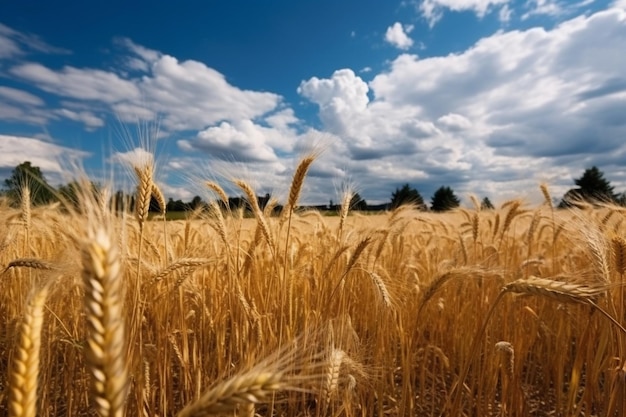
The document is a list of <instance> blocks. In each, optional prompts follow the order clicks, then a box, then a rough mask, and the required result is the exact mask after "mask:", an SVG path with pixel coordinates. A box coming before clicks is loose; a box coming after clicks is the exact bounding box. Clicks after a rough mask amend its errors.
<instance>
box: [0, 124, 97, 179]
mask: <svg viewBox="0 0 626 417" xmlns="http://www.w3.org/2000/svg"><path fill="white" fill-rule="evenodd" d="M87 156H89V154H88V153H86V152H83V151H79V150H76V149H71V148H67V147H65V146H60V145H57V144H55V143H51V142H46V141H43V140H39V139H35V138H31V137H21V136H8V135H0V176H1V177H2V178H8V177H9V176H10V175H11V171H12V170H13V169H14V168H15V167H16V166H18V165H19V164H21V163H22V162H24V161H30V162H31V163H32V164H33V165H35V166H38V167H39V168H41V171H42V172H43V174H44V175H45V177H46V179H47V180H48V182H49V183H51V184H58V183H60V182H62V179H63V173H64V165H63V164H64V163H70V162H72V161H77V160H81V159H83V158H85V157H87Z"/></svg>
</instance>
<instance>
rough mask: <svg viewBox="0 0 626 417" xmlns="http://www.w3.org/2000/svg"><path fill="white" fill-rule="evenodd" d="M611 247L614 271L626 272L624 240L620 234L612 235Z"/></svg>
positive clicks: (621, 273) (625, 244) (625, 242)
mask: <svg viewBox="0 0 626 417" xmlns="http://www.w3.org/2000/svg"><path fill="white" fill-rule="evenodd" d="M611 248H612V249H613V264H614V265H615V271H616V272H617V273H618V274H620V275H624V273H626V240H625V239H624V238H623V237H621V236H614V237H613V238H612V239H611Z"/></svg>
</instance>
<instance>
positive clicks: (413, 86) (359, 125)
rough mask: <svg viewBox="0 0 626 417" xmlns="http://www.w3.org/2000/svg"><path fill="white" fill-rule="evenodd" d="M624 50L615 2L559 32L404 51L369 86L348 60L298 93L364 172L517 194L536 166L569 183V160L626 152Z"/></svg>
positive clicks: (608, 159)
mask: <svg viewBox="0 0 626 417" xmlns="http://www.w3.org/2000/svg"><path fill="white" fill-rule="evenodd" d="M624 48H626V12H625V11H624V10H619V9H611V10H606V11H602V12H598V13H596V14H593V15H590V16H579V17H577V18H574V19H571V20H569V21H566V22H563V23H562V24H560V25H558V26H556V27H555V28H554V29H552V30H545V29H542V28H532V29H528V30H525V31H519V30H516V31H510V32H498V33H496V34H494V35H492V36H490V37H486V38H484V39H481V40H480V41H478V42H477V43H476V44H475V45H473V46H472V47H471V48H469V49H468V50H466V51H464V52H462V53H459V54H451V55H448V56H445V57H433V58H427V59H420V58H418V57H417V56H415V55H411V54H403V55H400V56H399V57H398V58H396V59H395V60H394V61H393V62H392V63H391V64H390V66H389V69H388V70H387V71H384V72H382V73H380V74H378V75H377V76H376V77H374V79H373V80H372V81H371V82H369V84H367V83H365V82H364V81H363V80H361V79H360V78H359V77H357V76H356V75H355V74H354V73H352V72H351V71H350V70H341V71H336V72H335V73H334V74H333V75H332V76H331V77H330V78H328V79H318V78H315V77H314V78H311V79H310V80H308V81H305V82H303V83H302V84H301V85H300V88H299V91H300V93H301V94H302V95H303V96H304V97H306V98H308V99H309V100H311V101H312V102H314V103H316V104H318V106H319V114H320V119H321V120H322V122H323V123H324V127H325V128H326V129H328V130H329V131H331V132H333V133H335V134H336V135H337V136H338V137H339V138H341V140H342V141H343V145H344V149H345V151H346V152H347V153H348V154H349V155H350V156H351V157H352V158H353V159H355V160H357V162H358V159H362V160H365V159H367V163H364V164H362V165H358V166H357V167H356V168H358V169H359V170H360V171H359V172H360V174H359V178H361V179H363V180H364V181H368V178H371V181H375V178H377V176H383V178H386V179H389V180H390V181H401V178H405V179H406V180H414V181H415V182H416V185H419V184H420V183H422V184H424V187H433V184H434V183H437V184H438V185H441V183H444V184H445V183H448V182H449V184H451V185H455V184H456V185H457V186H458V187H459V188H460V189H461V190H467V191H475V192H480V191H481V190H485V192H488V191H490V190H491V191H493V190H496V189H497V190H498V191H499V194H500V195H501V196H506V195H509V196H513V195H515V193H516V192H517V191H518V190H520V189H530V188H533V187H535V186H536V183H537V182H538V181H539V179H538V178H535V177H533V175H529V172H535V173H541V174H540V175H543V176H550V177H551V178H552V179H556V180H555V181H556V184H557V186H559V187H562V189H559V190H558V191H564V190H563V189H564V188H565V187H568V186H569V187H571V184H572V180H571V179H572V178H573V177H575V176H577V175H579V173H578V172H576V171H574V172H570V171H569V170H567V171H566V170H564V168H563V167H564V166H569V167H579V168H578V169H579V170H580V171H581V172H582V170H583V169H584V168H585V166H587V165H590V164H593V163H599V161H602V162H603V163H604V165H603V166H606V167H607V169H610V168H611V167H618V166H620V164H621V163H622V160H621V159H620V158H623V157H624V155H626V143H624V141H623V140H622V138H623V137H624V135H625V134H626V120H624V118H623V115H624V114H625V112H626V104H624V103H626V100H625V99H626V78H625V77H624V75H623V74H626V60H624V59H622V55H623V50H624ZM370 97H372V98H370ZM374 158H376V159H375V160H374ZM405 164H406V165H405ZM407 166H408V167H412V168H410V169H409V168H406V167H407ZM392 167H395V168H398V170H394V169H392ZM399 167H404V171H403V172H402V173H401V174H399V172H401V171H400V170H399ZM529 167H530V168H531V169H529ZM353 168H355V167H353ZM565 172H567V177H566V178H565V175H566V174H565ZM537 175H539V174H537ZM495 178H501V179H506V180H507V183H506V185H504V184H498V183H493V180H494V179H495ZM619 180H621V181H622V182H621V183H620V182H619ZM616 181H618V182H616V183H614V184H615V185H617V186H618V188H619V187H620V186H621V187H624V186H626V182H624V181H626V178H618V179H617V180H616ZM487 183H489V184H491V185H490V186H489V187H486V186H485V185H484V184H487ZM487 188H489V189H487ZM558 191H557V192H558Z"/></svg>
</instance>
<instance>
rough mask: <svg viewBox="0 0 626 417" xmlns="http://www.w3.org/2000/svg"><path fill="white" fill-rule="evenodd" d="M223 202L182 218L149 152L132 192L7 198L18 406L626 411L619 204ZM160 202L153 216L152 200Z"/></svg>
mask: <svg viewBox="0 0 626 417" xmlns="http://www.w3.org/2000/svg"><path fill="white" fill-rule="evenodd" d="M314 162H315V158H314V157H313V156H308V157H306V158H304V159H303V160H302V161H301V163H300V164H299V165H298V166H297V167H295V169H294V175H293V177H292V183H291V187H290V188H289V189H288V190H287V192H286V195H287V199H286V201H284V202H282V204H283V208H282V211H280V210H276V207H277V206H278V204H279V202H278V201H276V200H270V201H269V202H267V206H262V205H260V204H259V201H260V200H258V199H257V197H256V192H255V190H254V188H253V187H252V186H251V185H250V184H249V183H247V182H246V181H244V180H241V179H239V178H234V179H231V181H232V184H233V185H234V188H235V189H237V190H239V191H240V192H241V193H242V194H243V196H244V198H245V199H246V200H247V201H248V205H247V206H246V207H242V208H241V209H238V210H232V211H231V210H229V209H228V205H227V203H228V197H229V196H228V195H227V194H226V192H225V191H224V189H223V188H222V186H220V185H219V184H218V183H216V182H214V181H206V180H205V181H203V182H202V185H203V186H205V189H206V192H207V195H206V197H207V198H208V199H215V200H211V201H210V202H209V204H208V205H207V207H206V208H204V209H200V210H197V211H195V212H193V213H191V214H190V216H189V217H188V218H187V219H186V220H182V221H165V216H164V215H165V214H166V213H165V199H164V197H163V194H162V192H161V191H160V189H159V187H158V185H157V184H156V183H155V181H154V178H155V170H156V169H155V166H154V164H153V161H152V158H145V159H144V160H142V161H138V162H137V163H136V164H135V165H134V166H132V167H131V169H130V171H131V172H133V173H134V174H135V178H136V181H137V188H136V196H135V197H136V204H135V206H134V207H133V211H132V212H131V211H130V210H126V211H124V210H117V211H114V210H112V209H111V207H118V206H119V205H116V204H112V203H111V198H110V197H109V193H108V192H107V191H106V189H103V190H100V192H98V193H94V192H93V189H92V187H91V185H90V183H89V182H88V181H86V180H85V179H80V180H79V181H78V183H79V184H83V187H82V188H81V189H80V190H79V191H80V192H79V193H78V195H79V198H78V201H77V202H69V201H63V200H62V203H61V204H60V205H57V206H55V207H32V206H31V201H30V190H29V188H28V187H27V186H25V187H24V188H23V190H22V193H21V200H20V201H19V202H17V203H16V204H9V202H8V201H4V202H2V205H0V213H1V214H2V215H1V217H0V221H2V227H0V271H2V272H1V275H0V317H1V319H2V324H3V325H2V326H1V327H0V414H2V415H10V416H89V415H99V416H123V415H125V416H166V415H167V416H172V415H178V416H181V417H195V416H205V415H239V416H250V417H252V416H255V415H258V416H273V415H276V416H287V417H295V416H384V415H385V416H411V415H420V416H440V415H447V416H461V415H467V416H504V415H506V416H520V417H521V416H551V415H567V416H570V415H581V416H582V415H585V416H593V415H595V416H618V415H623V413H624V412H625V411H626V406H625V403H626V395H625V394H624V389H626V387H625V384H624V381H625V378H624V375H625V374H626V365H625V363H626V361H625V359H626V355H625V352H624V350H625V349H626V331H625V329H624V322H625V321H626V318H625V311H624V307H623V302H624V285H623V282H624V274H625V273H626V261H625V259H626V244H625V243H624V242H625V239H624V237H625V236H624V235H625V231H624V227H625V226H624V219H625V212H624V209H623V208H620V207H616V206H608V205H596V206H592V205H584V206H581V207H578V208H575V209H571V210H557V209H556V208H554V207H553V206H552V204H551V197H550V193H549V190H548V187H547V186H545V185H542V186H541V188H540V191H541V193H542V194H543V195H544V196H545V203H544V204H543V205H541V206H537V207H529V206H527V205H525V204H524V203H523V202H522V201H518V200H514V201H509V202H506V203H504V204H503V205H502V206H501V207H500V208H499V209H495V210H481V209H480V206H479V204H478V203H477V200H476V199H473V200H472V201H474V202H475V207H474V208H472V209H459V210H457V211H455V212H449V213H445V214H435V213H429V212H421V211H418V210H417V209H416V208H414V207H409V206H405V207H400V208H398V209H396V210H394V211H392V212H389V213H381V214H376V215H363V214H361V213H358V212H352V211H350V209H349V207H348V203H349V202H350V201H351V199H352V194H351V193H350V192H349V191H346V192H345V194H344V195H343V196H341V198H340V201H342V205H341V209H340V210H339V211H338V213H337V216H323V215H322V214H320V213H318V212H303V211H300V210H298V202H299V198H300V195H301V194H302V192H303V190H304V189H305V188H306V174H307V172H308V170H309V168H310V166H311V165H312V164H313V163H314ZM152 199H154V200H155V201H156V202H157V205H158V211H159V213H158V215H157V216H156V217H155V218H152V219H151V218H150V217H149V205H150V201H151V200H152Z"/></svg>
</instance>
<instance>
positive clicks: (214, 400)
mask: <svg viewBox="0 0 626 417" xmlns="http://www.w3.org/2000/svg"><path fill="white" fill-rule="evenodd" d="M282 379H283V378H282V373H280V372H278V373H274V372H268V371H258V370H252V371H249V372H246V373H244V374H241V375H236V376H234V377H232V378H230V379H229V380H227V381H225V382H222V383H220V384H219V385H217V386H216V387H215V388H212V389H210V390H208V391H206V392H205V393H204V394H202V395H201V396H200V398H198V399H197V400H196V401H194V402H193V403H191V404H189V405H188V406H186V407H185V408H184V409H183V410H182V411H181V412H180V413H178V417H199V416H207V415H211V414H217V413H232V412H233V411H235V410H236V409H237V407H238V406H242V405H246V404H258V403H261V402H265V401H267V400H269V399H271V396H272V394H273V393H274V392H275V391H277V390H280V389H283V388H286V387H285V384H284V383H283V382H282Z"/></svg>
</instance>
